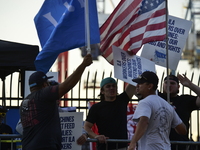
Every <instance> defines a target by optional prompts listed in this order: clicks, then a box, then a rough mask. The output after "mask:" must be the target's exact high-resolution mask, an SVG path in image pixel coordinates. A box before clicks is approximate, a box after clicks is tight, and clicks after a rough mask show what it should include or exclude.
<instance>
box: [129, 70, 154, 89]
mask: <svg viewBox="0 0 200 150" xmlns="http://www.w3.org/2000/svg"><path fill="white" fill-rule="evenodd" d="M132 81H133V82H136V83H139V84H142V83H145V82H148V83H152V84H154V85H155V86H157V85H158V76H157V75H156V74H155V73H154V72H152V71H145V72H143V73H142V74H141V75H140V76H139V77H138V78H135V79H133V80H132Z"/></svg>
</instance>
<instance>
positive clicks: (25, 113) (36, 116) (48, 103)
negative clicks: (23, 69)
mask: <svg viewBox="0 0 200 150" xmlns="http://www.w3.org/2000/svg"><path fill="white" fill-rule="evenodd" d="M58 98H59V96H58V86H50V87H46V88H44V89H41V90H39V91H36V92H32V93H31V94H30V95H28V96H27V97H26V98H25V99H24V100H23V102H22V104H21V107H20V114H21V122H22V126H23V137H22V147H23V150H37V149H50V150H60V149H61V126H60V119H59V112H58V105H57V102H56V101H57V100H58Z"/></svg>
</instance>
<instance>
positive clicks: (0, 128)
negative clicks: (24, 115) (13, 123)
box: [0, 123, 13, 150]
mask: <svg viewBox="0 0 200 150" xmlns="http://www.w3.org/2000/svg"><path fill="white" fill-rule="evenodd" d="M12 133H13V132H12V128H11V127H10V126H9V125H7V124H4V123H1V124H0V134H12ZM2 140H10V139H7V138H6V139H2ZM0 148H1V150H8V149H11V143H3V142H2V143H1V147H0Z"/></svg>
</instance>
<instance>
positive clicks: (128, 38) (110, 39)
mask: <svg viewBox="0 0 200 150" xmlns="http://www.w3.org/2000/svg"><path fill="white" fill-rule="evenodd" d="M143 1H144V2H145V0H143ZM143 1H142V0H128V1H127V0H121V2H120V3H119V5H118V6H117V7H116V9H115V10H114V11H113V13H112V14H111V15H110V17H109V18H108V19H107V20H106V22H105V23H104V24H103V25H102V26H101V28H100V33H101V43H100V49H101V51H102V55H103V57H105V58H106V59H108V57H109V58H110V55H111V54H112V45H115V46H117V47H119V48H121V49H123V50H125V51H128V50H129V51H130V50H131V51H133V52H134V54H136V53H137V52H138V51H139V49H140V48H141V46H142V45H143V44H145V43H147V42H151V41H161V40H164V38H165V35H166V33H165V32H164V31H165V30H163V29H165V27H166V21H165V15H166V10H165V8H164V7H165V1H164V0H163V2H162V3H161V4H159V5H158V6H157V5H155V6H157V7H155V8H153V9H150V10H149V11H148V12H142V13H141V14H139V13H138V12H139V11H141V9H140V8H139V7H140V6H142V4H143V5H145V3H142V2H143ZM152 2H153V1H152ZM142 11H143V10H142ZM130 15H131V16H130ZM157 33H159V35H155V34H157ZM112 60H113V59H112V58H111V59H110V60H109V62H110V63H111V64H112Z"/></svg>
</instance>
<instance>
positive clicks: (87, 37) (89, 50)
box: [85, 0, 91, 54]
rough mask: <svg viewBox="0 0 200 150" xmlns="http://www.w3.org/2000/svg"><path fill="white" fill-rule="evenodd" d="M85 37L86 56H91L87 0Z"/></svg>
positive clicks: (86, 0) (86, 2)
mask: <svg viewBox="0 0 200 150" xmlns="http://www.w3.org/2000/svg"><path fill="white" fill-rule="evenodd" d="M85 34H86V35H85V36H86V38H85V39H86V43H87V46H86V50H87V54H91V47H90V22H89V6H88V0H85Z"/></svg>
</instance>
